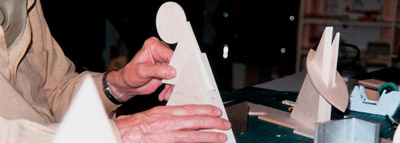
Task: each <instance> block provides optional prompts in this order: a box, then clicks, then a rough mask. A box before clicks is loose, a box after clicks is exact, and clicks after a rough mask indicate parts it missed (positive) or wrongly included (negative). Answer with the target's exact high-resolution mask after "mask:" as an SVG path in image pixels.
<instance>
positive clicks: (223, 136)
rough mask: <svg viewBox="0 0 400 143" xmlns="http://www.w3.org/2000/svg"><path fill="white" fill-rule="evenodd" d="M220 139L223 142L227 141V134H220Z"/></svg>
mask: <svg viewBox="0 0 400 143" xmlns="http://www.w3.org/2000/svg"><path fill="white" fill-rule="evenodd" d="M219 140H220V141H221V142H225V141H226V140H227V137H226V135H224V134H222V135H219Z"/></svg>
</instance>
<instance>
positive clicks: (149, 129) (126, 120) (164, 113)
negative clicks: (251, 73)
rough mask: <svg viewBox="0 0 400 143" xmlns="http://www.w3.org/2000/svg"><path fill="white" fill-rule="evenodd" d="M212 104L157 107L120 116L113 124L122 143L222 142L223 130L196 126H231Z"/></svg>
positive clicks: (223, 128)
mask: <svg viewBox="0 0 400 143" xmlns="http://www.w3.org/2000/svg"><path fill="white" fill-rule="evenodd" d="M221 115H222V112H221V110H220V109H218V108H217V107H215V106H211V105H184V106H158V107H155V108H152V109H150V110H148V111H145V112H141V113H137V114H133V115H127V116H120V117H118V118H116V119H115V123H116V125H117V127H118V129H119V131H120V134H121V138H122V141H123V142H124V143H149V142H150V143H152V142H164V143H173V142H225V141H226V140H227V136H226V135H225V134H223V133H216V132H205V131H199V129H221V130H227V129H230V128H231V124H230V122H229V121H227V120H224V119H222V118H220V116H221Z"/></svg>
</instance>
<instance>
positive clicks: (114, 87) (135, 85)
mask: <svg viewBox="0 0 400 143" xmlns="http://www.w3.org/2000/svg"><path fill="white" fill-rule="evenodd" d="M172 54H173V51H172V49H171V48H170V47H169V46H168V45H167V44H166V43H164V42H162V41H160V40H158V39H157V38H155V37H151V38H149V39H147V40H146V41H145V42H144V44H143V47H142V49H140V50H139V51H138V52H137V53H136V55H135V56H134V58H133V59H132V60H131V61H130V62H129V63H128V64H127V65H126V66H125V67H124V68H123V69H121V70H118V71H112V72H110V73H109V74H108V77H107V80H108V85H109V87H110V91H111V93H112V95H113V96H114V97H115V98H116V99H117V100H119V101H121V102H124V101H127V100H129V99H130V98H132V97H134V96H136V95H143V94H150V93H153V92H154V91H155V90H156V89H157V88H158V87H159V86H160V85H161V84H162V83H161V79H170V78H174V77H175V76H176V71H175V69H174V68H173V67H171V66H169V65H168V64H169V61H170V60H171V57H172ZM172 88H173V87H172V86H171V85H166V86H165V88H164V90H163V91H162V92H161V93H160V95H159V100H160V101H162V100H168V98H169V96H170V94H171V92H172Z"/></svg>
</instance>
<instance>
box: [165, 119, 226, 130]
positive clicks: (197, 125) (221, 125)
mask: <svg viewBox="0 0 400 143" xmlns="http://www.w3.org/2000/svg"><path fill="white" fill-rule="evenodd" d="M175 119H176V120H175V122H176V123H175V125H172V124H168V125H169V126H167V127H166V128H169V129H171V130H199V129H220V130H227V129H230V128H231V123H230V122H229V121H227V120H225V119H222V118H217V117H210V116H180V117H175Z"/></svg>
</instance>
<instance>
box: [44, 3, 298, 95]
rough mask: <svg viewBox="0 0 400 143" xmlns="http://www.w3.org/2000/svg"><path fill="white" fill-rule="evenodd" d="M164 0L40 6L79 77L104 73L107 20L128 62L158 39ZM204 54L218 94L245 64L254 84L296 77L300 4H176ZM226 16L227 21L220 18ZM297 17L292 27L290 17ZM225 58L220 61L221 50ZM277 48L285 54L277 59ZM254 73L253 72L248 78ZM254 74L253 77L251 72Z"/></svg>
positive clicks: (230, 86) (226, 87)
mask: <svg viewBox="0 0 400 143" xmlns="http://www.w3.org/2000/svg"><path fill="white" fill-rule="evenodd" d="M164 2H166V1H164V0H129V1H118V0H117V1H111V0H108V1H106V0H68V1H54V0H42V1H41V3H42V7H43V11H44V15H45V18H46V19H47V22H48V25H49V27H50V31H51V33H52V34H53V36H54V37H55V39H56V40H57V41H58V43H59V44H60V45H61V47H62V48H63V50H64V52H65V54H66V55H67V56H68V57H69V58H70V59H71V60H72V61H73V62H74V63H75V65H76V67H77V71H78V72H82V71H84V70H91V71H98V72H104V70H105V63H104V60H103V59H102V52H103V49H104V41H105V36H106V35H105V20H106V19H108V20H109V21H110V22H111V23H112V24H113V25H114V26H115V27H116V29H117V31H118V32H119V34H120V36H121V38H122V39H123V42H124V43H125V45H126V46H127V47H128V57H129V58H128V59H131V58H132V57H133V56H134V54H135V53H136V52H137V51H138V50H139V49H140V48H141V46H142V44H143V42H144V41H145V40H146V39H147V38H149V37H151V36H158V35H157V31H156V28H155V17H156V13H157V10H158V8H159V7H160V6H161V4H162V3H164ZM175 2H177V3H179V4H180V5H181V6H182V7H183V9H184V10H185V12H186V17H187V19H188V21H190V23H191V25H192V27H193V31H194V33H195V35H196V38H197V40H198V43H199V45H200V47H201V50H202V51H203V52H206V53H207V56H208V57H209V61H210V65H211V68H212V70H213V73H214V76H215V78H216V82H217V84H218V87H219V89H220V90H225V91H227V90H232V72H233V71H232V63H234V62H238V63H244V64H245V65H246V68H247V70H248V71H247V72H246V73H245V74H247V75H250V76H253V77H256V79H255V82H254V83H260V82H265V81H268V80H271V79H272V77H271V75H272V74H274V73H275V74H278V75H279V76H284V75H288V74H292V73H294V67H295V57H296V56H295V53H296V51H295V50H296V48H295V47H296V32H297V15H298V8H299V1H298V0H280V1H256V0H195V1H192V0H190V1H189V0H186V1H185V0H177V1H175ZM224 13H225V14H227V16H226V17H224V16H223V15H224ZM291 15H293V16H294V17H295V20H294V21H290V20H289V16H291ZM224 44H228V46H229V57H228V58H227V59H223V58H222V49H223V45H224ZM281 48H285V49H286V52H285V53H284V54H282V53H281ZM252 71H253V72H252ZM254 71H255V72H254Z"/></svg>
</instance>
